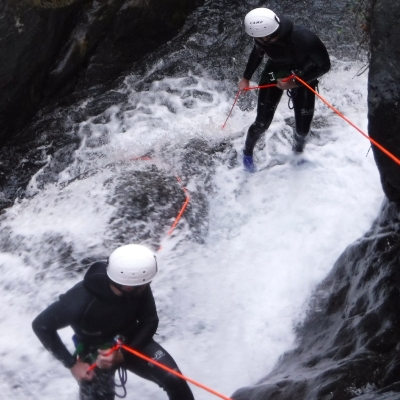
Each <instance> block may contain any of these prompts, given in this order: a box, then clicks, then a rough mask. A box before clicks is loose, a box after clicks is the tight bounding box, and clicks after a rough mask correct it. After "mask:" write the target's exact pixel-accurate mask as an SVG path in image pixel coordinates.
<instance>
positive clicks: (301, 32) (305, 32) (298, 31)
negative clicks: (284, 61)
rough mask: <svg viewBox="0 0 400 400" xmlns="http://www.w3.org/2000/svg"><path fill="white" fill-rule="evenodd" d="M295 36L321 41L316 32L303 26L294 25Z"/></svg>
mask: <svg viewBox="0 0 400 400" xmlns="http://www.w3.org/2000/svg"><path fill="white" fill-rule="evenodd" d="M293 36H295V37H298V38H301V39H319V38H318V35H317V34H316V33H315V32H313V31H312V30H311V29H309V28H306V27H305V26H303V25H293Z"/></svg>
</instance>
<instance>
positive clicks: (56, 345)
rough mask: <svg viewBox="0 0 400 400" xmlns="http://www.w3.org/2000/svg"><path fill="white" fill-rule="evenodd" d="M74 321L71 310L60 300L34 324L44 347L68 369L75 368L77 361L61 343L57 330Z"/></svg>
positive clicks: (37, 318) (42, 313)
mask: <svg viewBox="0 0 400 400" xmlns="http://www.w3.org/2000/svg"><path fill="white" fill-rule="evenodd" d="M73 319H74V318H73V316H72V315H71V310H68V309H67V308H66V307H64V306H63V304H62V302H61V301H60V300H59V301H56V302H55V303H53V304H51V305H50V306H49V307H47V308H46V309H45V310H44V311H42V312H41V313H40V314H39V315H38V316H37V317H36V318H35V319H34V321H33V322H32V328H33V331H34V332H35V334H36V336H37V337H38V338H39V340H40V341H41V342H42V344H43V346H44V347H45V348H46V349H47V350H48V351H50V353H51V354H53V356H54V357H55V358H57V359H58V360H59V361H61V362H62V363H63V364H64V366H65V367H67V368H71V367H73V366H74V364H75V363H76V359H75V357H73V355H72V354H71V353H70V352H69V351H68V349H67V348H66V347H65V345H64V343H63V342H62V341H61V338H60V336H59V335H58V333H57V330H58V329H62V328H65V327H67V326H69V325H71V323H72V321H73Z"/></svg>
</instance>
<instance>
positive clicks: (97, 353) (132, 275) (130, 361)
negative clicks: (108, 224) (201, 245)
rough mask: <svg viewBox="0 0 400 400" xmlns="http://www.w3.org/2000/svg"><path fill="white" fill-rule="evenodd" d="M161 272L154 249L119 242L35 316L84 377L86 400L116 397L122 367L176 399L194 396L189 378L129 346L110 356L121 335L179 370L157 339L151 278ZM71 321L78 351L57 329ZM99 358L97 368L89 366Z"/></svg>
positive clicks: (43, 335) (57, 352) (38, 328)
mask: <svg viewBox="0 0 400 400" xmlns="http://www.w3.org/2000/svg"><path fill="white" fill-rule="evenodd" d="M156 274H157V260H156V257H155V255H154V254H153V252H152V251H151V250H149V249H148V248H146V247H144V246H141V245H137V244H128V245H125V246H121V247H118V248H117V249H116V250H114V251H113V252H112V253H111V255H110V257H109V259H108V261H107V262H105V261H99V262H95V263H94V264H93V265H91V267H90V268H89V270H88V271H87V273H86V274H85V277H84V279H83V281H81V282H79V283H78V284H76V285H75V286H74V287H72V288H71V289H70V290H68V291H67V292H66V293H65V294H63V295H61V296H60V299H59V300H58V301H56V302H55V303H53V304H51V305H50V306H49V307H47V308H46V309H45V310H44V311H43V312H42V313H41V314H39V316H38V317H36V319H35V320H34V321H33V323H32V327H33V330H34V332H35V333H36V335H37V336H38V338H39V340H40V341H41V342H42V344H43V345H44V347H45V348H46V349H47V350H49V351H50V352H51V353H52V354H53V355H54V356H55V357H56V358H57V359H58V360H59V361H61V362H62V363H63V364H64V366H65V367H66V368H68V369H69V370H70V371H71V374H72V375H73V377H74V378H75V379H76V380H77V381H78V383H79V388H80V392H79V395H80V400H113V399H114V398H115V382H114V374H115V371H116V370H117V369H119V368H121V367H122V368H123V369H125V370H128V371H131V372H133V373H134V374H136V375H139V376H140V377H142V378H145V379H148V380H150V381H152V382H155V383H157V384H158V385H159V386H160V387H162V388H163V389H164V390H165V391H166V392H167V394H168V397H169V399H170V400H194V397H193V394H192V392H191V390H190V388H189V386H188V384H187V383H186V381H184V380H182V379H180V378H178V377H176V376H175V375H173V374H171V373H168V372H166V371H164V370H163V369H161V368H159V367H157V366H154V365H153V364H150V363H149V362H147V361H144V360H142V359H141V358H138V357H136V356H135V355H132V354H131V353H129V352H126V351H125V350H119V351H114V352H112V353H111V354H109V355H107V353H108V350H109V349H110V348H111V347H112V346H113V341H114V338H115V337H116V336H117V335H121V336H123V337H124V339H125V340H124V343H125V344H126V345H127V346H129V347H132V348H134V349H135V350H138V351H140V352H141V353H143V354H144V355H146V356H147V357H149V358H152V359H153V360H157V361H158V362H160V363H161V364H164V365H166V366H167V367H169V368H170V369H174V370H176V371H179V369H178V366H177V365H176V363H175V361H174V360H173V358H172V357H171V356H170V355H169V354H168V353H167V351H166V350H165V349H164V348H162V347H161V346H160V345H159V344H158V343H157V342H155V341H154V340H153V335H154V334H155V332H156V329H157V326H158V316H157V310H156V305H155V302H154V298H153V293H152V291H151V288H150V282H151V281H152V279H153V278H154V277H155V276H156ZM66 326H70V327H71V328H72V329H73V331H74V332H75V335H74V337H73V339H74V343H75V346H76V350H77V351H76V353H77V354H74V355H72V354H71V353H70V352H69V351H68V349H67V348H66V346H65V345H64V343H63V342H62V341H61V339H60V336H59V335H58V333H57V330H59V329H61V328H65V327H66ZM94 362H95V363H96V365H97V367H96V368H95V369H93V370H89V367H90V365H91V364H93V363H94ZM120 372H121V369H120ZM122 374H123V372H122ZM120 376H121V375H120Z"/></svg>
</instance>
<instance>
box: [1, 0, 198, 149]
mask: <svg viewBox="0 0 400 400" xmlns="http://www.w3.org/2000/svg"><path fill="white" fill-rule="evenodd" d="M200 2H201V0H199V1H191V0H183V1H181V0H168V1H165V0H149V1H147V0H146V1H145V0H135V1H126V0H110V1H104V0H98V1H97V0H18V1H6V0H3V1H1V2H0V14H1V18H0V37H1V38H2V39H1V40H0V76H1V82H0V89H1V93H2V96H1V97H0V147H1V146H2V145H4V143H5V142H6V141H7V140H8V139H9V137H10V136H12V134H13V133H14V132H16V131H18V130H20V129H21V128H22V127H23V126H24V125H25V124H26V123H27V122H28V121H29V120H30V119H31V118H32V117H33V116H34V115H35V114H36V113H37V111H38V110H39V109H42V108H43V107H45V106H48V105H53V104H54V103H55V102H58V101H59V100H61V99H63V98H65V96H67V95H69V94H71V93H73V92H76V91H82V90H87V89H89V88H91V87H93V86H96V85H99V84H104V83H105V82H107V81H110V80H112V79H115V78H117V77H118V75H119V74H120V73H122V72H123V71H124V70H126V69H128V68H130V67H131V66H132V64H133V63H134V62H135V61H138V60H139V59H140V58H142V57H143V56H144V55H145V54H147V53H148V52H151V51H153V50H155V49H156V48H157V47H159V46H160V45H161V44H163V43H165V42H166V41H168V40H170V39H171V38H172V37H173V36H174V35H175V34H176V33H177V32H178V29H179V28H180V27H181V26H182V24H183V23H184V21H185V18H186V16H187V15H188V13H189V12H190V11H192V10H193V9H194V8H195V7H196V6H197V5H198V4H199V3H200Z"/></svg>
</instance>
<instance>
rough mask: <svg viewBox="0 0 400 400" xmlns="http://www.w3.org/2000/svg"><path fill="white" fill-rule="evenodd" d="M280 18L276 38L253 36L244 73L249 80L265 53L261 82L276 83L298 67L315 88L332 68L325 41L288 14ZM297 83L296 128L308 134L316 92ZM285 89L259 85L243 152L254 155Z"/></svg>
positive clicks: (295, 103)
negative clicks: (252, 45)
mask: <svg viewBox="0 0 400 400" xmlns="http://www.w3.org/2000/svg"><path fill="white" fill-rule="evenodd" d="M280 22H281V23H280V28H279V29H280V32H279V36H278V38H277V40H276V41H275V42H272V43H268V42H264V41H263V40H262V38H256V39H255V40H254V47H253V50H252V52H251V54H250V57H249V60H248V62H247V65H246V69H245V72H244V74H243V77H244V78H245V79H248V80H250V79H251V77H252V75H253V73H254V71H255V70H256V69H257V68H258V66H259V65H260V64H261V61H262V59H263V57H264V55H266V56H267V57H268V58H269V59H268V61H267V64H266V66H265V68H264V71H263V73H262V76H261V80H260V86H261V85H265V84H268V83H276V80H277V79H279V78H284V77H287V76H289V75H291V73H292V71H295V73H296V74H297V75H298V76H299V77H300V78H301V79H303V80H304V81H306V82H307V83H308V84H309V85H310V86H311V87H312V88H315V87H316V86H317V84H318V80H317V79H318V78H319V77H320V76H322V75H323V74H325V73H326V72H328V71H329V69H330V60H329V55H328V52H327V50H326V48H325V46H324V44H323V43H322V42H321V40H320V39H319V38H318V36H317V35H316V34H315V33H313V32H311V31H310V30H309V29H307V28H304V27H302V26H298V25H293V23H292V22H291V21H290V20H289V19H287V18H286V17H281V18H280ZM296 83H297V86H298V87H297V88H294V89H290V94H291V97H292V100H293V107H294V113H295V122H296V131H297V134H298V135H300V136H301V137H303V138H305V136H306V135H307V134H308V132H309V130H310V125H311V121H312V119H313V115H314V104H315V95H314V93H313V92H311V91H310V90H309V89H307V88H306V87H304V86H303V85H302V84H301V83H298V82H296ZM282 93H283V91H282V90H281V89H279V88H277V87H272V88H266V89H260V91H259V95H258V105H257V117H256V120H255V122H254V123H253V124H252V125H251V126H250V128H249V131H248V133H247V138H246V143H245V149H244V155H246V156H251V155H253V149H254V146H255V144H256V142H257V141H258V139H259V138H260V136H261V134H262V133H263V132H265V131H266V130H267V129H268V127H269V126H270V124H271V121H272V118H273V116H274V114H275V110H276V107H277V106H278V103H279V100H280V99H281V97H282Z"/></svg>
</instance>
